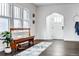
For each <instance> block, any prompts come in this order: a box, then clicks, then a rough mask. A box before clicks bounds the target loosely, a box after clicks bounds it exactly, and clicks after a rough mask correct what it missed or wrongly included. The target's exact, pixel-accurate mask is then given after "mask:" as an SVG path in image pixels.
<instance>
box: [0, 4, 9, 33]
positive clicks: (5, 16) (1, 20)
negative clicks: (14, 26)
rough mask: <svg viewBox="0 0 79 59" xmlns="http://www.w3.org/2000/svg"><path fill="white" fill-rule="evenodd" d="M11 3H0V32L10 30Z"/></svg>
mask: <svg viewBox="0 0 79 59" xmlns="http://www.w3.org/2000/svg"><path fill="white" fill-rule="evenodd" d="M9 9H10V4H8V3H0V33H1V32H3V31H8V30H9V19H10V15H9V14H10V12H9Z"/></svg>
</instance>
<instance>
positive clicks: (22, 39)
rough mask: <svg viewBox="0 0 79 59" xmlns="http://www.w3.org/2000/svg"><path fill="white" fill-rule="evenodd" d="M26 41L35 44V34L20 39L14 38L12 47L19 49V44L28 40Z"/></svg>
mask: <svg viewBox="0 0 79 59" xmlns="http://www.w3.org/2000/svg"><path fill="white" fill-rule="evenodd" d="M26 41H28V42H29V43H30V42H32V44H34V36H30V37H27V38H19V39H16V40H13V41H12V42H11V48H12V49H14V50H17V49H18V44H19V43H23V42H26Z"/></svg>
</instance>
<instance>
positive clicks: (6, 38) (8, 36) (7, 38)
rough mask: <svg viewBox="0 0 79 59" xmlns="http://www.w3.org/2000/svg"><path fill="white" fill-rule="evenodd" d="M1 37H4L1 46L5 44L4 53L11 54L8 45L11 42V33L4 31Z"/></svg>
mask: <svg viewBox="0 0 79 59" xmlns="http://www.w3.org/2000/svg"><path fill="white" fill-rule="evenodd" d="M1 35H2V37H4V39H3V40H4V41H3V44H4V43H6V47H5V49H4V52H5V53H11V47H10V43H11V41H12V39H11V32H8V31H5V32H2V33H1Z"/></svg>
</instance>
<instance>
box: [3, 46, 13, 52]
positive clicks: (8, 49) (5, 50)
mask: <svg viewBox="0 0 79 59" xmlns="http://www.w3.org/2000/svg"><path fill="white" fill-rule="evenodd" d="M4 52H5V53H11V52H12V50H11V48H10V47H6V48H5V49H4Z"/></svg>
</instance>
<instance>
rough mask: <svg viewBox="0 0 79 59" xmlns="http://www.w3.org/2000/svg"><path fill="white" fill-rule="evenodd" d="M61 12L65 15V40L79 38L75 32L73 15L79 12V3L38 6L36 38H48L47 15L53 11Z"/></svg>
mask: <svg viewBox="0 0 79 59" xmlns="http://www.w3.org/2000/svg"><path fill="white" fill-rule="evenodd" d="M54 12H57V13H60V14H62V15H63V16H64V25H65V27H64V40H71V41H73V40H79V39H78V37H77V36H76V34H75V29H74V24H75V22H74V21H73V16H75V15H76V14H79V4H57V5H50V6H42V7H38V8H37V18H36V30H37V31H36V33H37V35H36V38H37V39H46V16H48V15H50V14H51V13H54Z"/></svg>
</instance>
